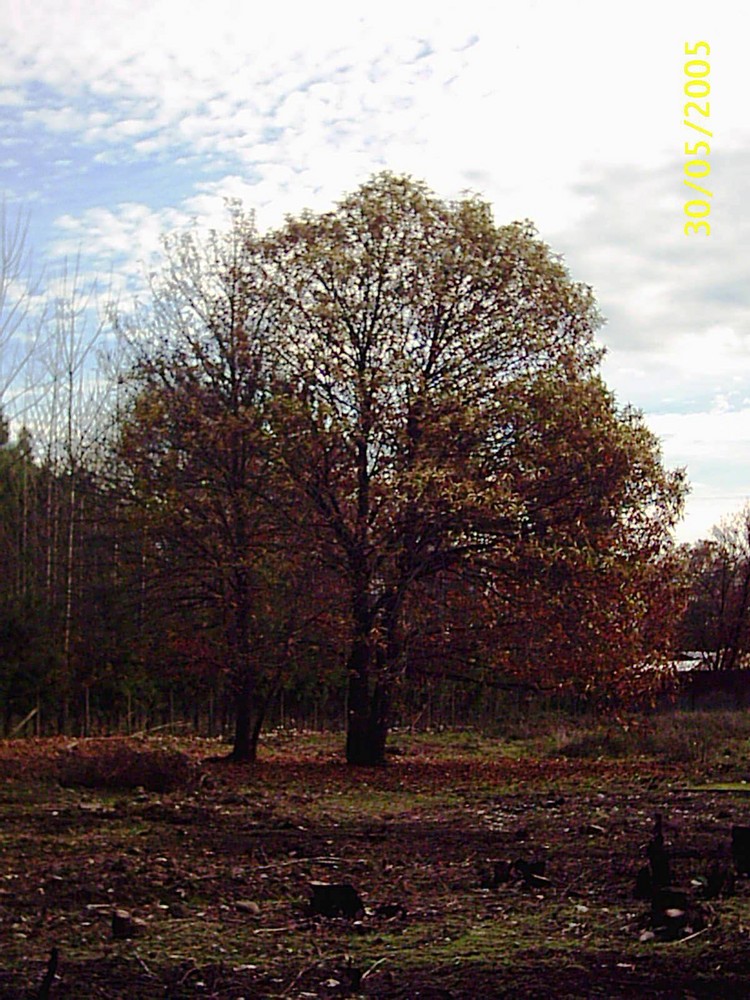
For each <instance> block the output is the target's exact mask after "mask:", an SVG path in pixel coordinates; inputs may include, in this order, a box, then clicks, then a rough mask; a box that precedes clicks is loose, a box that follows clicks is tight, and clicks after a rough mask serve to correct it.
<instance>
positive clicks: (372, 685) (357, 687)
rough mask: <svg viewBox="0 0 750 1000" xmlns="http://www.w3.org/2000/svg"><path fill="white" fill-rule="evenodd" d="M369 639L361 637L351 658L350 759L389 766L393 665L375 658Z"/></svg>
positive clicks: (362, 765)
mask: <svg viewBox="0 0 750 1000" xmlns="http://www.w3.org/2000/svg"><path fill="white" fill-rule="evenodd" d="M374 660H375V665H376V673H375V676H374V677H372V676H371V674H372V667H373V656H372V652H371V648H370V645H369V644H368V642H367V639H365V638H364V637H360V638H359V639H358V640H356V641H355V642H354V644H353V646H352V650H351V653H350V655H349V717H348V719H347V734H346V760H347V763H348V764H353V765H355V766H358V767H378V766H380V765H381V764H385V745H386V740H387V738H388V728H389V724H390V708H391V697H390V696H391V690H390V678H389V676H388V667H389V665H390V664H389V663H387V662H385V657H383V656H381V655H377V656H375V657H374Z"/></svg>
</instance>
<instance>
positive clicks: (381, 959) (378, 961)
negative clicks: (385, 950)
mask: <svg viewBox="0 0 750 1000" xmlns="http://www.w3.org/2000/svg"><path fill="white" fill-rule="evenodd" d="M387 961H388V959H387V958H386V957H385V956H383V958H379V959H378V960H377V962H373V963H372V965H371V966H370V968H369V969H368V970H367V971H366V972H363V973H362V979H360V982H362V981H363V980H365V979H367V977H368V976H369V975H370V974H371V973H372V972H374V971H375V970H376V969H377V967H378V966H379V965H382V964H383V962H387Z"/></svg>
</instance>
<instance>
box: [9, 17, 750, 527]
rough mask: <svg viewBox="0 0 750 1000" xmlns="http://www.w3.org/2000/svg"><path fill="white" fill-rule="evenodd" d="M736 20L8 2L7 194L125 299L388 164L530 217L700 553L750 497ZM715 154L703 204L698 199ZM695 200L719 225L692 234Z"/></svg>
mask: <svg viewBox="0 0 750 1000" xmlns="http://www.w3.org/2000/svg"><path fill="white" fill-rule="evenodd" d="M744 10H745V5H744V4H742V5H741V4H740V3H739V2H727V0H724V2H722V0H714V2H713V3H712V4H711V5H709V4H706V3H705V2H702V3H694V2H692V0H685V2H671V0H666V2H659V3H656V2H654V0H649V2H644V0H631V2H629V3H627V4H615V3H612V2H611V0H598V2H589V0H580V2H577V0H529V2H523V0H517V2H514V3H506V2H503V0H495V2H493V3H488V2H486V0H485V2H474V0H461V2H456V0H452V2H450V3H442V2H440V0H435V2H431V3H426V2H422V0H415V2H409V0H400V2H398V3H395V2H390V0H383V2H381V3H377V4H373V3H367V4H364V3H359V2H357V0H348V2H342V3H338V2H334V0H319V2H318V3H317V4H304V5H301V4H296V3H289V2H287V0H276V2H274V3H270V4H263V5H261V4H253V3H249V2H247V0H244V2H243V0H210V2H208V0H179V2H174V0H146V2H141V0H125V2H121V0H86V2H79V0H64V2H63V0H35V3H34V4H29V3H28V0H0V68H1V69H0V196H1V197H2V199H3V200H4V203H5V210H6V213H7V214H8V215H9V216H10V215H11V214H12V213H14V212H15V213H22V214H24V215H25V214H26V213H28V219H29V229H28V236H27V242H28V245H29V246H30V247H31V249H32V250H33V254H34V266H35V267H36V268H37V269H40V268H44V273H45V275H46V276H47V277H46V279H45V280H47V281H49V282H53V281H54V280H55V279H54V278H53V277H52V276H54V275H59V274H60V273H61V272H62V269H63V268H64V266H65V264H64V262H65V261H67V262H68V265H67V266H68V267H70V266H71V264H70V262H71V261H75V260H78V261H79V263H78V265H77V266H78V267H79V269H80V270H81V272H82V273H83V274H85V275H86V276H91V277H92V279H93V278H96V280H97V281H98V282H99V287H106V288H107V289H108V294H113V295H115V296H117V297H118V298H119V301H120V303H121V304H123V303H127V302H128V301H130V299H131V298H132V297H133V296H135V295H137V294H139V292H142V289H143V288H144V286H145V281H146V276H147V274H148V272H149V270H151V269H153V268H154V267H155V266H156V262H157V260H158V253H159V246H160V242H159V241H160V237H161V236H162V235H163V234H165V233H170V232H174V231H176V230H179V229H181V228H185V227H188V226H190V225H193V224H198V225H199V226H201V227H204V226H205V227H210V226H214V227H217V228H219V229H221V228H226V227H227V226H228V217H227V211H226V202H225V199H226V198H240V199H241V200H242V202H243V204H244V206H245V207H246V208H247V209H251V210H253V211H254V212H255V214H256V218H257V222H258V225H259V227H260V229H261V230H263V229H266V228H268V227H271V226H274V225H276V224H278V223H280V222H281V221H282V220H283V218H284V216H285V215H286V214H287V213H290V212H291V213H296V212H299V211H301V210H302V209H304V208H310V209H313V210H326V209H328V208H331V207H332V206H333V205H334V204H335V202H336V201H337V200H338V199H340V198H341V197H342V195H344V194H345V193H347V192H350V191H353V190H354V189H356V188H357V187H358V186H359V185H360V184H361V183H362V182H363V181H365V180H366V179H367V178H368V177H370V176H371V175H372V174H373V173H375V172H377V171H379V170H383V169H388V170H392V171H394V172H396V173H408V174H411V175H412V176H414V177H416V178H418V179H420V180H423V181H425V182H426V183H427V184H428V185H429V187H431V188H432V189H433V191H435V192H436V193H437V194H438V195H439V196H441V197H444V198H453V197H456V196H459V195H460V194H461V193H462V192H465V191H471V192H472V193H475V194H478V195H480V196H481V197H483V198H484V199H486V200H487V201H489V202H490V203H491V204H492V206H493V210H494V214H495V219H496V222H497V223H498V224H504V223H508V222H512V221H514V220H517V219H530V220H532V221H533V223H534V224H535V226H536V228H537V230H538V233H539V236H540V238H541V239H543V240H544V241H545V242H546V243H548V244H549V245H550V247H551V248H552V249H553V250H554V251H555V252H556V253H559V254H562V256H563V258H564V262H565V264H566V266H567V267H568V269H569V271H570V273H571V276H572V277H573V278H574V279H575V280H577V281H582V282H584V283H585V284H588V285H591V286H592V287H593V288H594V291H595V293H596V297H597V301H598V303H599V308H600V310H601V312H602V314H603V315H604V317H605V319H606V323H605V325H604V326H603V328H602V329H601V331H600V333H599V337H600V339H601V341H602V343H603V344H604V345H605V346H606V348H607V354H606V358H605V361H604V363H603V374H604V377H605V379H606V381H607V383H608V384H609V385H610V387H611V388H612V389H613V390H614V391H615V393H616V394H617V398H618V400H619V401H620V402H622V403H623V404H624V403H631V404H633V405H635V406H636V407H638V408H640V409H641V410H642V411H643V412H644V415H645V417H646V420H647V423H648V425H649V426H650V427H651V428H652V429H653V431H654V432H655V433H656V434H657V435H658V436H659V438H660V440H661V443H662V449H663V455H664V461H665V463H666V464H667V465H668V466H671V467H672V466H684V467H686V469H687V473H688V477H689V479H690V482H691V487H692V490H691V494H690V497H689V499H688V502H687V508H686V516H685V519H684V521H683V522H682V524H681V525H680V526H679V528H678V533H677V534H678V538H679V539H680V540H686V541H689V540H694V539H697V538H699V537H706V536H707V535H708V533H709V532H710V529H711V527H712V526H713V525H714V524H716V523H717V522H718V521H719V520H720V519H721V518H722V517H724V516H727V515H731V514H732V513H734V512H736V511H737V510H739V509H740V508H741V507H742V506H743V505H744V504H745V502H747V501H748V500H749V499H750V462H749V461H748V458H749V456H750V282H748V280H747V272H748V253H747V252H748V245H749V244H750V209H749V208H748V205H749V204H750V197H749V196H750V120H749V118H748V115H747V111H746V102H745V95H746V93H747V86H748V84H747V74H746V65H747V53H746V49H747V44H746V41H745V31H744V27H743V26H744V24H745V22H746V18H745V17H743V13H744ZM699 41H705V42H706V43H708V47H710V52H709V53H708V54H706V51H705V47H701V48H700V50H699V51H698V52H697V53H696V55H694V56H692V57H691V56H686V55H685V47H686V45H689V46H694V45H695V44H696V43H697V42H699ZM691 58H692V59H694V60H699V59H703V60H704V62H703V63H700V62H694V63H692V64H691V68H690V72H692V73H693V74H694V75H693V77H692V78H693V79H696V80H697V79H703V80H706V81H707V82H708V86H709V87H710V93H708V94H707V95H706V96H705V97H701V96H700V95H701V94H702V93H703V92H704V90H705V88H704V87H702V86H701V85H700V84H698V85H696V86H693V87H692V92H693V94H694V95H695V96H692V97H691V96H686V95H685V93H684V86H685V84H686V82H687V81H688V80H689V79H691V77H690V76H688V75H686V72H685V64H686V62H688V61H689V60H690V59H691ZM706 64H707V65H706ZM706 68H708V74H707V75H705V73H706ZM699 74H700V75H699ZM691 100H692V101H693V102H694V103H696V104H697V105H698V108H697V109H696V108H693V109H690V110H688V112H687V114H688V117H689V120H692V121H693V122H694V123H695V124H696V125H699V126H700V127H701V128H703V129H705V130H706V131H707V132H710V133H711V134H710V136H709V135H706V134H705V133H703V132H699V131H698V130H697V129H695V128H693V127H692V126H686V125H685V124H684V122H685V113H686V112H685V104H686V102H688V101H691ZM699 141H704V142H707V143H708V146H709V149H708V152H706V150H705V149H703V148H698V149H697V150H696V151H695V153H696V154H697V155H694V154H689V155H686V143H687V144H688V145H687V149H688V150H689V149H690V148H692V147H693V144H694V143H696V142H699ZM696 160H697V161H699V162H698V163H697V165H696V164H694V162H693V161H696ZM703 163H706V164H707V165H708V169H709V170H710V173H708V174H707V176H705V177H704V178H702V179H697V178H696V179H695V180H694V181H693V183H695V184H697V185H699V186H702V187H703V188H704V189H705V190H706V191H710V195H704V194H701V193H698V192H695V191H694V190H692V189H689V188H688V187H687V186H686V185H685V183H684V181H685V179H686V175H685V169H686V166H687V167H688V168H689V169H690V170H691V171H693V173H695V174H696V175H697V174H699V173H702V172H704V171H705V170H706V167H705V166H703V165H702V164H703ZM690 164H692V166H690ZM691 199H692V200H694V201H695V202H696V204H695V205H694V206H693V208H692V211H694V212H701V211H704V209H703V208H702V206H701V205H700V204H698V202H705V204H706V205H707V206H708V211H709V214H708V215H707V216H706V217H705V221H706V222H708V223H709V224H710V233H706V232H705V231H704V230H703V229H700V230H698V231H697V232H693V233H689V234H686V233H685V231H684V227H685V223H686V221H690V220H689V217H688V216H687V215H686V214H685V204H686V202H687V201H690V200H691ZM693 221H697V219H694V220H693Z"/></svg>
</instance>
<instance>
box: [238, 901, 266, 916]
mask: <svg viewBox="0 0 750 1000" xmlns="http://www.w3.org/2000/svg"><path fill="white" fill-rule="evenodd" d="M234 906H235V909H237V910H239V911H240V913H249V914H250V915H251V916H253V917H259V916H260V906H259V905H258V904H257V903H256V902H254V901H253V900H252V899H238V900H237V902H236V903H235V904H234Z"/></svg>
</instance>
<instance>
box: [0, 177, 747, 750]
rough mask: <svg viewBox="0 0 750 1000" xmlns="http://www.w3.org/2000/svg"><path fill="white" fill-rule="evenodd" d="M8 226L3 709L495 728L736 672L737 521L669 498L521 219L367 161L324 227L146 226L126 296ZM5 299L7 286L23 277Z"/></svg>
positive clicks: (742, 594)
mask: <svg viewBox="0 0 750 1000" xmlns="http://www.w3.org/2000/svg"><path fill="white" fill-rule="evenodd" d="M27 249H28V248H27V247H26V246H25V243H24V231H23V219H22V218H21V217H20V216H19V217H18V218H11V217H10V215H9V213H8V212H7V210H4V213H3V218H2V260H1V261H0V266H1V268H2V273H1V274H0V310H1V311H0V392H1V395H0V404H1V405H2V417H1V419H0V563H1V565H2V566H3V573H2V577H1V578H0V705H1V706H2V713H3V714H2V720H1V721H0V726H2V730H3V732H4V734H5V735H16V734H25V733H30V732H34V733H36V734H39V735H42V734H48V733H53V732H68V733H77V734H78V733H80V734H84V735H87V734H89V735H90V734H100V733H107V732H123V731H125V732H135V731H139V730H144V729H153V728H155V727H157V726H172V727H175V726H180V725H184V726H193V727H195V728H196V729H197V730H198V731H203V732H206V733H210V734H212V735H215V734H228V733H230V732H234V741H235V742H234V752H235V754H236V756H238V757H240V758H245V759H248V758H252V756H253V755H254V752H255V745H256V743H257V736H258V733H259V732H260V729H261V727H262V726H263V725H264V724H266V723H267V722H268V721H269V720H272V721H274V722H281V723H297V724H305V725H313V726H327V727H334V728H345V729H346V730H347V734H348V736H347V751H348V756H349V759H350V761H351V762H354V763H375V762H378V761H379V760H381V759H382V758H383V754H384V752H385V749H384V748H385V736H386V733H387V731H388V729H389V728H390V727H391V726H392V725H394V724H401V725H410V726H420V725H455V724H467V723H471V722H482V723H486V722H487V721H488V720H491V719H492V718H493V716H497V715H498V714H499V713H507V712H509V711H522V710H524V709H525V708H526V707H527V706H528V705H530V704H532V705H533V704H538V703H539V701H540V700H542V701H544V700H546V701H547V703H549V701H550V699H553V700H554V699H561V700H566V701H567V702H568V703H569V704H573V705H577V706H579V707H580V706H586V707H588V708H602V709H610V710H611V709H615V710H619V709H620V708H622V707H623V706H629V705H632V704H635V703H636V702H638V701H639V700H640V701H644V700H645V701H647V702H648V700H649V699H651V698H652V697H653V694H654V690H655V688H656V687H658V686H659V684H660V683H661V680H662V678H663V677H665V676H666V675H667V672H666V671H661V670H657V669H655V667H656V666H658V665H659V664H662V665H664V664H669V663H670V662H671V661H673V660H675V659H678V658H679V657H680V656H681V655H682V654H684V653H685V652H687V651H690V652H691V653H694V654H699V655H700V661H701V663H702V664H703V665H704V666H706V667H709V668H711V669H716V670H735V669H737V668H741V667H743V666H744V656H745V655H746V651H747V648H748V642H749V641H750V636H749V634H748V627H747V620H748V604H749V603H750V545H749V541H748V540H749V537H750V529H749V527H748V525H749V523H750V522H749V519H748V517H747V515H746V514H744V513H743V514H740V515H738V516H737V517H736V518H735V519H734V520H732V521H731V522H728V523H727V524H725V525H722V526H721V527H719V528H717V530H716V531H715V532H714V535H713V536H712V538H711V539H710V540H706V541H702V542H700V543H697V544H696V545H693V546H688V547H683V548H680V547H676V546H675V545H674V544H673V542H672V541H671V529H672V527H673V526H674V524H675V522H676V520H677V519H678V517H679V514H680V509H681V502H682V498H683V496H684V492H685V488H686V486H685V481H684V477H683V476H682V474H681V473H680V472H670V471H668V470H665V469H664V468H663V466H662V464H661V458H660V454H659V448H658V442H657V441H656V439H655V438H654V437H653V435H652V434H651V433H650V432H649V431H648V429H647V428H646V426H645V424H644V422H643V419H642V417H641V415H640V414H639V413H637V412H636V411H634V410H632V409H631V408H629V407H627V406H624V407H623V406H621V405H620V404H619V403H618V402H617V401H616V400H615V399H614V398H613V397H612V395H611V393H609V391H608V390H607V388H606V386H604V385H603V383H602V381H601V378H600V376H599V373H598V366H599V362H600V359H601V352H600V350H599V348H598V346H597V344H596V341H595V332H596V329H597V326H598V323H599V317H598V313H597V310H596V305H595V303H594V301H593V297H592V296H591V292H590V289H588V288H586V286H583V285H580V284H576V283H575V282H573V281H572V280H571V279H570V277H569V275H568V274H567V272H566V271H565V269H564V268H563V267H562V265H561V264H560V262H559V261H558V260H557V259H556V257H555V255H554V254H553V253H552V252H551V251H550V250H549V248H547V247H546V246H545V245H544V244H543V243H541V241H539V240H538V238H537V237H536V234H535V233H534V232H533V229H532V228H531V227H530V226H526V225H518V224H514V225H512V226H496V225H495V223H494V222H493V220H492V218H491V213H490V211H489V208H488V206H487V205H486V204H484V203H483V202H481V201H480V200H478V199H474V198H467V199H462V200H460V201H458V202H449V203H446V202H442V201H440V200H439V199H437V198H436V197H435V196H434V195H432V194H431V192H429V191H428V189H426V188H425V187H424V185H420V184H418V183H415V182H413V181H410V180H408V179H404V178H397V177H393V176H391V175H379V176H378V177H376V178H373V179H372V180H371V181H370V182H369V183H368V184H366V185H364V186H363V187H362V188H361V189H360V190H359V191H357V192H355V193H354V194H352V195H350V196H348V197H347V198H345V199H343V200H342V201H341V202H340V204H339V206H338V207H337V208H336V210H334V211H332V212H330V213H327V214H325V215H322V216H313V215H305V216H302V217H300V218H298V219H290V220H288V222H287V223H286V225H285V226H284V227H282V228H281V229H279V230H278V231H276V232H272V233H269V234H266V235H263V236H261V235H259V234H258V233H257V232H256V231H255V228H254V226H253V223H252V219H251V218H250V217H248V216H246V215H245V214H243V213H242V212H241V210H239V208H238V207H236V206H235V208H234V212H233V217H232V225H231V228H230V230H229V231H228V232H227V233H214V234H211V235H210V236H208V237H206V238H204V239H201V238H199V237H198V236H196V235H194V234H187V235H185V234H183V235H180V236H176V237H173V238H171V239H169V240H167V241H166V242H165V264H164V270H163V272H162V273H161V274H159V275H157V276H156V277H155V278H154V281H153V283H152V288H151V299H150V301H148V302H145V303H144V304H143V305H142V306H141V307H139V308H138V309H131V310H128V311H127V312H126V311H124V310H123V309H121V308H118V309H115V308H113V307H112V306H111V304H105V306H104V307H102V308H101V309H100V313H101V314H100V315H99V314H97V311H96V306H97V304H98V303H99V302H100V301H101V300H102V297H101V295H100V294H99V292H98V290H97V289H96V288H95V287H93V286H92V287H90V288H88V289H86V288H85V287H84V285H85V282H83V280H82V279H81V278H80V276H79V275H78V274H77V273H76V270H75V268H71V272H70V273H69V274H67V275H64V276H62V278H59V279H57V280H56V281H55V282H54V283H52V287H53V288H54V289H55V292H54V294H53V293H52V292H46V291H45V290H44V281H43V279H42V278H39V279H38V281H37V282H36V283H35V282H34V280H33V277H32V276H31V273H30V266H31V264H30V259H29V255H28V253H27ZM19 289H25V290H26V291H25V292H19Z"/></svg>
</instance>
